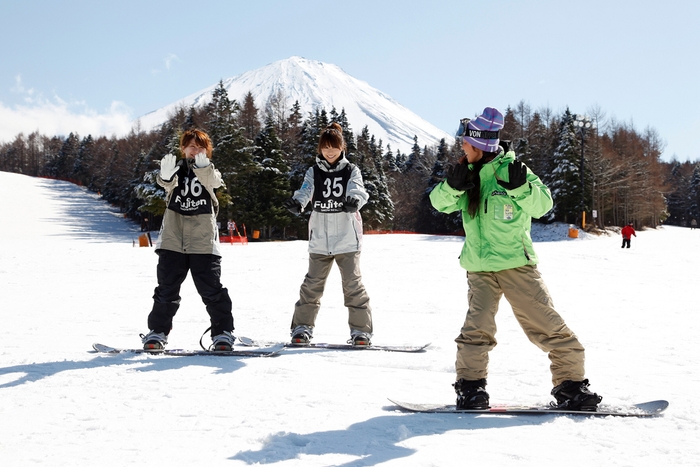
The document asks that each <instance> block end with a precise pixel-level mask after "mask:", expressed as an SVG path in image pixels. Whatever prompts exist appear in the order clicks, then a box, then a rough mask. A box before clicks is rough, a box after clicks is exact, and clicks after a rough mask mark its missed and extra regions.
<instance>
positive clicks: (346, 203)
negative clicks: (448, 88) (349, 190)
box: [343, 196, 360, 212]
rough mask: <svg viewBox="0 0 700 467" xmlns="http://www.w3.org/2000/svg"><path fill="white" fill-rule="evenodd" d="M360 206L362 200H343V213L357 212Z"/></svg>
mask: <svg viewBox="0 0 700 467" xmlns="http://www.w3.org/2000/svg"><path fill="white" fill-rule="evenodd" d="M359 205H360V200H359V199H357V198H352V197H350V196H346V197H345V199H344V200H343V211H345V212H357V208H358V206H359Z"/></svg>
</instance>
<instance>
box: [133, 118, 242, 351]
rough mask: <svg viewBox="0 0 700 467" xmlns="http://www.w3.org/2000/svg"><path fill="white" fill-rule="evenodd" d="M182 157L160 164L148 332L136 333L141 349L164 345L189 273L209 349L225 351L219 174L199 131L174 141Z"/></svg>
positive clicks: (229, 319)
mask: <svg viewBox="0 0 700 467" xmlns="http://www.w3.org/2000/svg"><path fill="white" fill-rule="evenodd" d="M180 150H181V151H182V154H183V156H184V157H183V159H181V160H180V161H178V162H176V160H175V156H174V155H172V154H168V155H167V156H165V157H163V159H162V160H161V162H160V173H159V174H158V178H157V182H158V184H159V185H160V186H162V187H163V188H165V192H166V197H165V205H166V207H167V208H166V210H165V214H164V215H163V225H162V227H161V230H160V235H159V236H158V241H157V242H156V246H155V247H156V253H158V269H157V276H158V287H156V289H155V292H154V294H153V308H152V310H151V313H150V314H149V315H148V328H149V329H150V332H149V333H148V334H146V335H145V336H144V335H142V342H143V348H144V349H146V350H159V349H162V348H164V347H165V345H166V344H167V343H168V334H169V333H170V330H171V329H172V327H173V317H174V316H175V313H176V312H177V310H178V308H179V307H180V286H181V285H182V283H183V281H184V280H185V278H186V277H187V272H188V271H189V272H190V274H191V275H192V280H193V281H194V285H195V287H196V288H197V292H199V295H200V296H201V297H202V301H203V302H204V304H205V305H206V307H207V312H208V313H209V317H210V319H211V337H212V345H211V347H210V349H211V350H218V351H228V350H231V347H232V346H233V342H234V339H235V338H234V336H233V334H232V332H233V315H232V314H231V308H232V305H231V298H230V297H229V294H228V290H226V288H224V287H223V286H222V285H221V282H220V279H221V251H220V245H219V232H218V229H217V225H216V214H217V212H218V210H219V202H218V201H217V199H216V194H215V192H214V189H216V188H219V187H220V186H222V181H221V174H220V173H219V171H218V170H216V169H215V168H214V164H212V163H211V161H210V158H211V154H212V142H211V139H209V136H208V135H207V134H206V133H204V132H203V131H200V130H187V131H185V132H184V133H183V134H182V136H181V137H180Z"/></svg>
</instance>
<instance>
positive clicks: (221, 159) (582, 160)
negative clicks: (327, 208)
mask: <svg viewBox="0 0 700 467" xmlns="http://www.w3.org/2000/svg"><path fill="white" fill-rule="evenodd" d="M589 113H590V115H589V116H587V117H588V121H589V122H592V123H593V125H591V126H590V127H588V128H585V127H580V126H577V122H578V121H580V120H581V116H580V115H576V114H573V113H571V112H570V110H569V109H566V110H565V111H564V112H563V113H561V114H555V113H554V112H553V111H551V110H550V109H548V108H542V109H538V110H534V111H533V110H532V109H531V108H530V106H529V105H527V104H526V103H524V102H520V103H519V104H518V105H516V106H515V107H509V108H507V109H506V111H505V112H504V114H505V126H504V128H503V130H502V132H501V139H502V140H504V141H508V143H507V144H508V145H510V147H511V148H512V149H513V150H514V151H515V152H516V154H517V156H518V158H520V159H521V160H523V161H524V162H525V163H526V164H527V165H528V166H529V167H530V168H531V169H532V170H533V171H534V172H535V173H536V174H538V175H539V176H540V177H541V178H542V180H543V181H544V182H545V184H547V186H549V187H550V189H551V190H552V195H553V198H554V208H553V209H552V211H551V212H550V213H548V214H547V215H546V216H545V218H543V219H540V221H541V222H554V221H559V222H566V223H571V224H577V225H580V224H581V222H582V220H583V214H582V213H584V212H585V213H586V224H587V225H588V226H589V227H599V228H604V227H608V226H615V225H617V226H619V225H624V224H626V223H629V222H633V223H634V224H635V225H636V226H637V227H642V226H651V227H655V226H658V225H659V224H660V223H662V222H663V223H666V224H672V225H689V223H690V219H692V218H695V219H700V163H698V162H684V163H680V162H678V161H672V162H664V161H662V160H661V159H660V155H661V153H662V151H663V142H662V141H661V139H660V137H659V135H658V134H657V133H656V131H655V130H653V129H651V128H647V129H646V130H644V131H643V132H640V131H638V130H636V129H635V128H634V127H633V125H631V124H626V123H621V122H617V121H615V120H614V119H606V118H605V115H604V113H603V112H602V111H600V110H599V109H594V110H593V111H590V112H589ZM330 122H337V123H339V124H340V125H341V126H342V128H343V130H344V133H345V139H346V141H347V144H348V151H347V157H348V159H349V160H350V161H351V162H353V163H355V164H356V165H357V166H358V167H359V168H360V170H361V171H362V176H363V178H364V182H365V187H366V189H367V191H368V193H369V195H370V201H369V203H368V204H367V205H366V206H365V207H364V208H363V210H362V217H363V220H364V224H365V228H366V229H367V230H394V231H412V232H422V233H455V232H459V231H460V229H461V220H460V217H459V213H455V214H452V215H449V216H447V215H444V214H440V213H438V212H436V211H435V210H434V209H432V207H431V206H430V202H429V200H428V194H429V193H430V191H431V190H432V189H433V187H434V186H435V185H436V184H437V183H439V182H440V181H441V180H442V179H444V177H445V174H446V172H447V170H448V169H449V167H450V165H451V164H454V163H456V161H457V160H458V159H459V158H460V157H461V156H462V149H461V142H460V141H458V140H457V139H455V140H453V141H445V140H444V139H443V140H441V141H440V142H439V144H438V145H436V146H430V147H429V146H427V145H421V142H420V141H419V140H418V138H417V137H416V138H414V144H413V146H412V148H411V150H410V152H401V151H400V150H396V151H394V150H393V149H392V148H391V146H390V145H386V146H384V144H383V142H382V140H381V139H379V140H377V139H376V138H375V136H374V135H372V134H370V132H369V130H368V128H367V127H364V128H362V129H361V130H360V131H359V132H357V133H356V132H355V131H354V130H353V129H352V128H351V125H350V123H349V122H348V120H347V116H346V114H345V110H344V109H341V110H340V112H338V111H337V109H335V108H333V109H322V108H319V109H316V110H314V111H313V112H310V113H308V114H307V115H303V114H302V111H301V109H300V105H299V103H298V102H295V103H294V104H293V105H291V106H290V105H288V103H287V100H286V98H285V96H284V94H283V93H281V92H278V93H277V94H275V95H272V96H271V97H270V98H269V99H268V100H267V101H266V102H264V103H262V104H259V103H256V102H255V100H254V99H253V96H252V94H251V93H248V94H247V95H246V96H245V97H244V98H243V99H242V101H241V102H240V103H239V102H237V101H235V100H231V99H230V98H229V97H228V93H227V91H226V89H225V88H224V85H223V82H222V81H220V82H219V84H218V85H217V86H216V88H215V89H214V91H213V94H212V100H211V102H210V103H209V104H207V105H204V106H201V107H198V108H196V107H189V108H186V107H181V108H178V109H177V110H175V111H174V112H173V114H172V115H171V116H170V117H169V118H168V120H167V121H166V122H165V123H163V124H162V125H160V126H159V127H158V128H155V129H153V130H150V131H143V130H142V129H141V128H140V127H139V126H138V124H137V125H136V126H135V127H134V128H133V129H132V130H131V132H130V133H129V134H128V135H126V136H124V137H115V136H112V137H106V136H99V137H95V138H93V136H92V135H87V136H84V137H80V136H79V135H78V134H76V133H71V134H69V135H68V136H45V135H41V134H39V133H38V132H34V133H31V134H29V135H24V134H19V135H17V136H16V137H15V139H14V140H13V141H11V142H9V143H4V144H2V145H0V170H3V171H7V172H15V173H21V174H26V175H31V176H39V177H52V178H57V179H62V180H69V181H72V182H74V183H77V184H80V185H82V186H85V187H87V189H89V190H92V191H94V192H97V193H99V194H100V195H101V196H102V197H103V198H104V199H105V200H107V201H108V202H110V203H112V204H113V205H116V206H118V207H119V208H120V209H121V211H122V212H123V213H124V214H125V215H126V216H128V217H130V218H132V219H134V220H137V221H142V222H145V219H148V228H149V229H150V230H156V229H158V228H159V226H160V220H161V217H162V214H163V212H164V210H165V201H164V196H165V192H164V191H163V189H162V188H160V187H159V186H158V185H157V184H156V183H155V177H156V174H157V173H158V170H159V161H160V159H161V158H162V157H163V156H164V155H165V154H168V153H172V154H176V155H178V156H179V155H180V154H179V137H180V135H181V134H182V132H183V131H185V130H187V129H189V128H193V127H196V128H200V129H203V130H204V131H206V132H207V133H209V135H210V136H211V138H212V141H213V143H214V153H213V160H214V163H215V165H216V167H217V169H218V170H219V171H220V172H221V173H222V176H223V180H224V183H225V188H224V189H221V190H219V191H218V193H217V197H218V199H219V202H220V206H221V208H220V212H219V219H218V220H219V221H220V222H221V224H222V225H223V226H226V224H227V221H228V220H230V219H232V220H234V221H236V222H237V223H238V224H239V225H241V224H245V225H246V226H247V231H248V232H251V231H252V230H258V231H260V232H261V234H262V235H261V236H262V238H306V235H307V233H306V228H307V227H306V224H307V223H306V219H305V218H304V216H294V215H292V214H290V213H289V212H288V211H286V210H285V209H284V207H283V205H282V202H283V201H284V200H285V199H286V198H288V197H289V196H291V194H292V193H293V191H294V190H295V189H298V188H299V187H300V186H301V183H302V180H303V177H304V173H305V171H306V169H307V168H308V167H309V166H311V165H312V164H314V163H315V157H316V145H317V142H318V135H319V133H320V131H321V130H322V129H323V128H325V127H326V126H327V125H328V124H329V123H330ZM455 126H456V125H455ZM504 144H506V143H504ZM594 213H595V216H594V215H593V214H594ZM307 215H308V214H307Z"/></svg>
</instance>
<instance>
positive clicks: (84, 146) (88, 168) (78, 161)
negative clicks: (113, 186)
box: [71, 135, 95, 190]
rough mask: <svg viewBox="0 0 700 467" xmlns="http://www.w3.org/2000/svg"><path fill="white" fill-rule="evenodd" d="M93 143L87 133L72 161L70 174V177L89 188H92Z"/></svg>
mask: <svg viewBox="0 0 700 467" xmlns="http://www.w3.org/2000/svg"><path fill="white" fill-rule="evenodd" d="M94 144H95V142H94V141H93V139H92V135H87V136H86V137H85V138H83V140H82V141H81V142H80V147H79V148H78V154H77V155H76V157H75V162H74V163H73V173H72V174H71V178H72V179H74V180H75V181H76V182H78V183H79V184H80V185H83V186H86V187H87V188H88V189H90V190H92V189H93V188H94V186H93V183H92V182H93V179H94V175H93V174H92V164H93V158H94V155H93V146H94Z"/></svg>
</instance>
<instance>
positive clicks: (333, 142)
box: [318, 122, 345, 154]
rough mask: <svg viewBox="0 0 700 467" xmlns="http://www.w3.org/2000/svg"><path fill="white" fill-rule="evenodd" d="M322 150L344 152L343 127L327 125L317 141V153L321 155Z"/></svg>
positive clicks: (335, 124) (333, 124)
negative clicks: (331, 149)
mask: <svg viewBox="0 0 700 467" xmlns="http://www.w3.org/2000/svg"><path fill="white" fill-rule="evenodd" d="M323 148H336V149H340V150H341V151H345V138H343V127H341V126H340V125H338V124H337V123H336V122H333V123H331V124H330V125H328V126H327V127H326V128H325V129H324V130H323V131H322V132H321V137H320V138H319V139H318V153H319V154H321V149H323Z"/></svg>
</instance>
